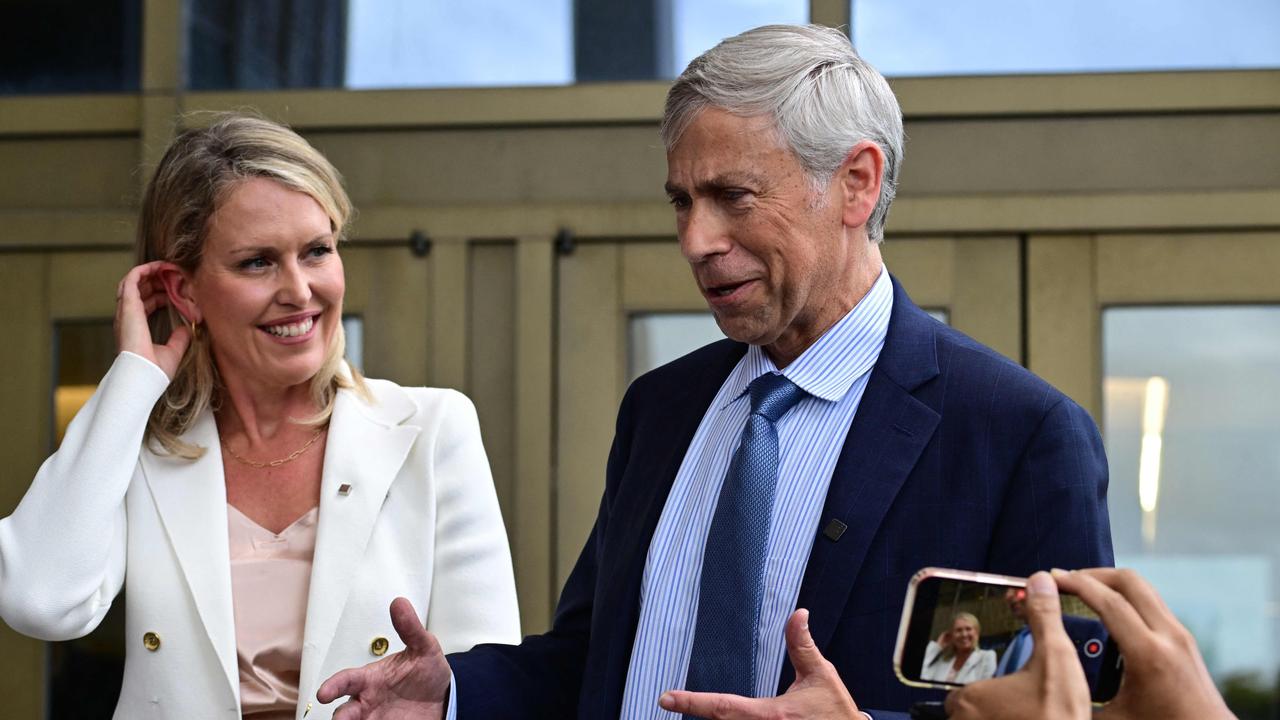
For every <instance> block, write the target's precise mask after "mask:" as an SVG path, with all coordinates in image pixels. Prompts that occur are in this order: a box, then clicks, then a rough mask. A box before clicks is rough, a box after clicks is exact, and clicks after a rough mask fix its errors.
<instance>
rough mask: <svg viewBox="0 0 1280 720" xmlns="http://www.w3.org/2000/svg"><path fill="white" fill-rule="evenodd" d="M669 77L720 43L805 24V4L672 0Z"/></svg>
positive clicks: (783, 0)
mask: <svg viewBox="0 0 1280 720" xmlns="http://www.w3.org/2000/svg"><path fill="white" fill-rule="evenodd" d="M673 4H674V8H673V15H674V20H675V22H674V23H672V26H673V28H674V34H675V42H674V43H672V46H673V50H674V52H675V59H674V63H673V65H672V74H671V77H675V76H677V75H679V74H680V73H681V72H683V71H684V69H685V66H687V65H688V64H689V61H691V60H693V59H694V58H695V57H697V56H699V55H701V54H702V53H704V52H706V51H707V50H710V49H711V48H713V47H715V45H716V43H719V42H720V41H721V40H723V39H725V38H727V37H731V36H733V35H737V34H738V33H740V32H743V31H744V30H750V29H751V28H753V27H758V26H760V25H775V24H789V25H802V24H804V23H807V22H809V2H808V0H673Z"/></svg>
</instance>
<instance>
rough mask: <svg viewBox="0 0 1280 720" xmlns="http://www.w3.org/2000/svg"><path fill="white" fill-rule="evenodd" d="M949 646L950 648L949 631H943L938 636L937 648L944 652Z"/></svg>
mask: <svg viewBox="0 0 1280 720" xmlns="http://www.w3.org/2000/svg"><path fill="white" fill-rule="evenodd" d="M950 646H951V631H950V630H943V631H942V634H941V635H939V636H938V647H940V648H942V649H943V650H946V649H947V648H948V647H950Z"/></svg>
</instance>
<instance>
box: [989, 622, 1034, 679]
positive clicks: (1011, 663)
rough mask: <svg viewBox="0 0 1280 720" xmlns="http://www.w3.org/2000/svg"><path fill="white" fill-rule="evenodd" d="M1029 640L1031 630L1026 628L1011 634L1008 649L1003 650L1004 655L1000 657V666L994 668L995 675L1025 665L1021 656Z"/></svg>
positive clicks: (1003, 673)
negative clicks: (1011, 638) (1011, 637)
mask: <svg viewBox="0 0 1280 720" xmlns="http://www.w3.org/2000/svg"><path fill="white" fill-rule="evenodd" d="M1030 640H1031V631H1030V630H1029V629H1028V628H1025V627H1024V628H1022V629H1021V630H1019V631H1018V632H1017V633H1015V634H1014V636H1013V642H1011V643H1009V649H1008V650H1006V651H1005V653H1004V657H1002V658H1000V667H999V668H997V669H996V677H1001V676H1004V675H1008V674H1009V673H1015V672H1017V671H1019V670H1021V669H1022V666H1023V665H1026V664H1027V663H1026V660H1025V659H1024V658H1023V657H1022V655H1023V653H1024V648H1025V647H1026V645H1027V643H1028V642H1029V641H1030Z"/></svg>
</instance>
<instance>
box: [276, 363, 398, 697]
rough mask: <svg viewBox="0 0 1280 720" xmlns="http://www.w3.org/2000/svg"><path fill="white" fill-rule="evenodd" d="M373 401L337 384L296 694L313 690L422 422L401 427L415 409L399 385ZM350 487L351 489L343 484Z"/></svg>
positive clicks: (381, 388)
mask: <svg viewBox="0 0 1280 720" xmlns="http://www.w3.org/2000/svg"><path fill="white" fill-rule="evenodd" d="M378 387H379V391H378V392H377V393H376V395H375V398H376V402H375V404H373V405H369V404H367V403H365V402H364V401H363V400H361V399H360V397H359V396H358V395H357V394H356V393H354V392H353V391H350V390H340V391H339V392H338V398H337V401H336V404H335V405H334V409H333V417H332V418H331V419H330V421H329V441H328V444H327V446H326V448H325V457H324V473H323V476H322V478H321V483H320V517H319V523H318V526H317V529H316V549H315V555H314V559H313V561H312V566H311V588H310V592H309V594H308V597H307V624H306V630H305V632H304V636H303V644H302V646H303V653H302V668H301V677H300V687H299V697H302V698H307V697H311V695H313V694H314V692H315V687H316V684H317V682H318V681H319V680H322V679H323V678H318V677H316V675H317V674H318V673H319V671H320V669H321V667H322V666H323V664H324V659H325V657H326V655H327V654H328V652H329V646H330V643H332V641H333V637H334V633H335V631H336V629H337V625H338V620H339V619H340V618H341V617H342V611H343V608H344V607H345V606H346V602H347V596H348V594H349V593H350V590H351V584H352V581H353V578H354V577H355V576H356V574H357V570H358V568H359V566H360V564H361V562H362V561H363V559H364V553H365V546H366V545H367V544H368V542H369V535H370V533H371V532H372V531H373V526H374V523H375V521H376V520H377V518H378V513H379V511H380V510H381V509H382V502H383V500H384V499H385V498H386V496H387V491H388V490H389V489H390V487H391V483H392V481H393V480H395V478H396V476H397V475H398V474H399V472H400V467H401V466H402V465H403V464H404V461H405V459H406V458H407V457H408V455H409V450H410V448H412V446H413V443H414V440H415V439H416V438H417V437H418V434H419V432H420V431H421V429H420V428H418V427H416V426H412V425H400V424H399V423H400V422H402V421H404V420H405V419H406V418H408V417H409V416H410V415H411V414H412V413H413V410H414V405H413V402H412V400H410V399H409V397H408V395H407V394H406V393H405V392H404V391H403V390H401V389H400V388H399V387H395V386H390V385H380V386H378ZM343 485H349V486H350V488H349V489H348V491H347V492H346V493H339V488H340V487H341V486H343Z"/></svg>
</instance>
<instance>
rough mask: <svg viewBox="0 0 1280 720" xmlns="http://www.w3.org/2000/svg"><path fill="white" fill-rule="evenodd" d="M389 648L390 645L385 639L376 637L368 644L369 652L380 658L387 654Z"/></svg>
mask: <svg viewBox="0 0 1280 720" xmlns="http://www.w3.org/2000/svg"><path fill="white" fill-rule="evenodd" d="M389 646H390V643H388V642H387V639H386V638H384V637H376V638H374V639H373V642H371V643H369V652H371V653H373V654H374V655H376V656H378V657H382V656H383V655H386V654H387V648H388V647H389Z"/></svg>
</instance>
